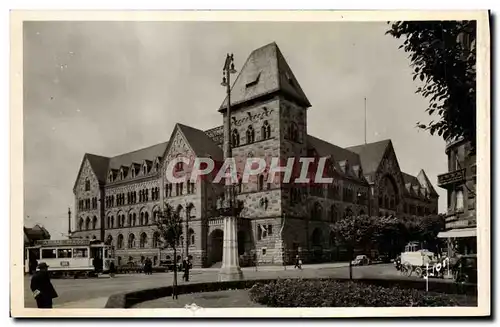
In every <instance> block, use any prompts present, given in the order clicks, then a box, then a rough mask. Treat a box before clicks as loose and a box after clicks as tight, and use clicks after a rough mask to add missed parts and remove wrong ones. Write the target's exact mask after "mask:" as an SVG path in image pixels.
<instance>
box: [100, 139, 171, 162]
mask: <svg viewBox="0 0 500 327" xmlns="http://www.w3.org/2000/svg"><path fill="white" fill-rule="evenodd" d="M168 142H170V140H167V141H164V142H160V143H156V144H153V145H150V146H146V147H143V148H140V149H137V150H134V151H129V152H124V153H121V154H117V155H115V156H112V157H109V159H113V158H116V157H120V156H124V155H127V154H131V153H135V152H139V151H143V150H146V149H149V148H152V147H154V146H158V145H160V144H164V143H168Z"/></svg>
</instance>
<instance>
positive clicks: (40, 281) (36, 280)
mask: <svg viewBox="0 0 500 327" xmlns="http://www.w3.org/2000/svg"><path fill="white" fill-rule="evenodd" d="M48 267H49V266H47V264H46V263H45V262H42V263H40V264H39V265H38V269H39V270H38V271H37V272H35V274H34V275H33V277H32V278H31V291H32V292H33V296H34V297H35V300H36V305H37V307H38V308H40V309H51V308H52V299H54V298H56V297H57V292H56V290H55V289H54V286H53V285H52V283H51V282H50V276H49V272H48V271H47V269H48Z"/></svg>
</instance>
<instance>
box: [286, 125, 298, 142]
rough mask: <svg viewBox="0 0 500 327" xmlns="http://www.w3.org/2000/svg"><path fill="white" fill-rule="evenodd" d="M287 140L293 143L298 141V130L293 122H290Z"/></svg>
mask: <svg viewBox="0 0 500 327" xmlns="http://www.w3.org/2000/svg"><path fill="white" fill-rule="evenodd" d="M288 138H289V139H290V140H292V141H293V142H298V141H299V128H298V127H297V124H296V123H295V122H291V123H290V126H289V129H288Z"/></svg>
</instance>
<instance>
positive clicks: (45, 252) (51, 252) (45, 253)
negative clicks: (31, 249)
mask: <svg viewBox="0 0 500 327" xmlns="http://www.w3.org/2000/svg"><path fill="white" fill-rule="evenodd" d="M52 258H56V250H55V249H42V259H52Z"/></svg>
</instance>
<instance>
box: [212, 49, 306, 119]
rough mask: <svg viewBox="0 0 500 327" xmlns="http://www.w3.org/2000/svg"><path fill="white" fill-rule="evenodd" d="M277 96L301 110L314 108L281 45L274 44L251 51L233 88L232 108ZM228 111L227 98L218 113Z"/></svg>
mask: <svg viewBox="0 0 500 327" xmlns="http://www.w3.org/2000/svg"><path fill="white" fill-rule="evenodd" d="M278 92H279V93H281V94H283V95H285V96H288V97H289V98H291V99H292V100H294V101H296V102H297V103H298V104H300V105H302V106H305V107H310V106H311V104H310V102H309V100H308V99H307V97H306V95H305V94H304V91H302V88H301V87H300V85H299V82H298V81H297V79H296V78H295V76H294V74H293V72H292V70H291V69H290V66H288V63H287V62H286V60H285V58H284V57H283V54H282V53H281V51H280V49H279V48H278V45H277V44H276V43H275V42H273V43H270V44H268V45H265V46H263V47H261V48H258V49H256V50H254V51H252V53H251V54H250V56H249V57H248V59H247V61H246V62H245V64H244V65H243V68H242V69H241V72H240V73H239V74H238V76H237V77H236V80H235V82H234V84H233V85H232V87H231V105H238V104H242V103H244V102H247V101H251V100H255V99H257V98H259V97H263V96H266V95H270V94H273V93H278ZM226 107H227V97H226V99H224V101H223V103H222V105H221V106H220V109H219V111H225V109H226Z"/></svg>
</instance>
